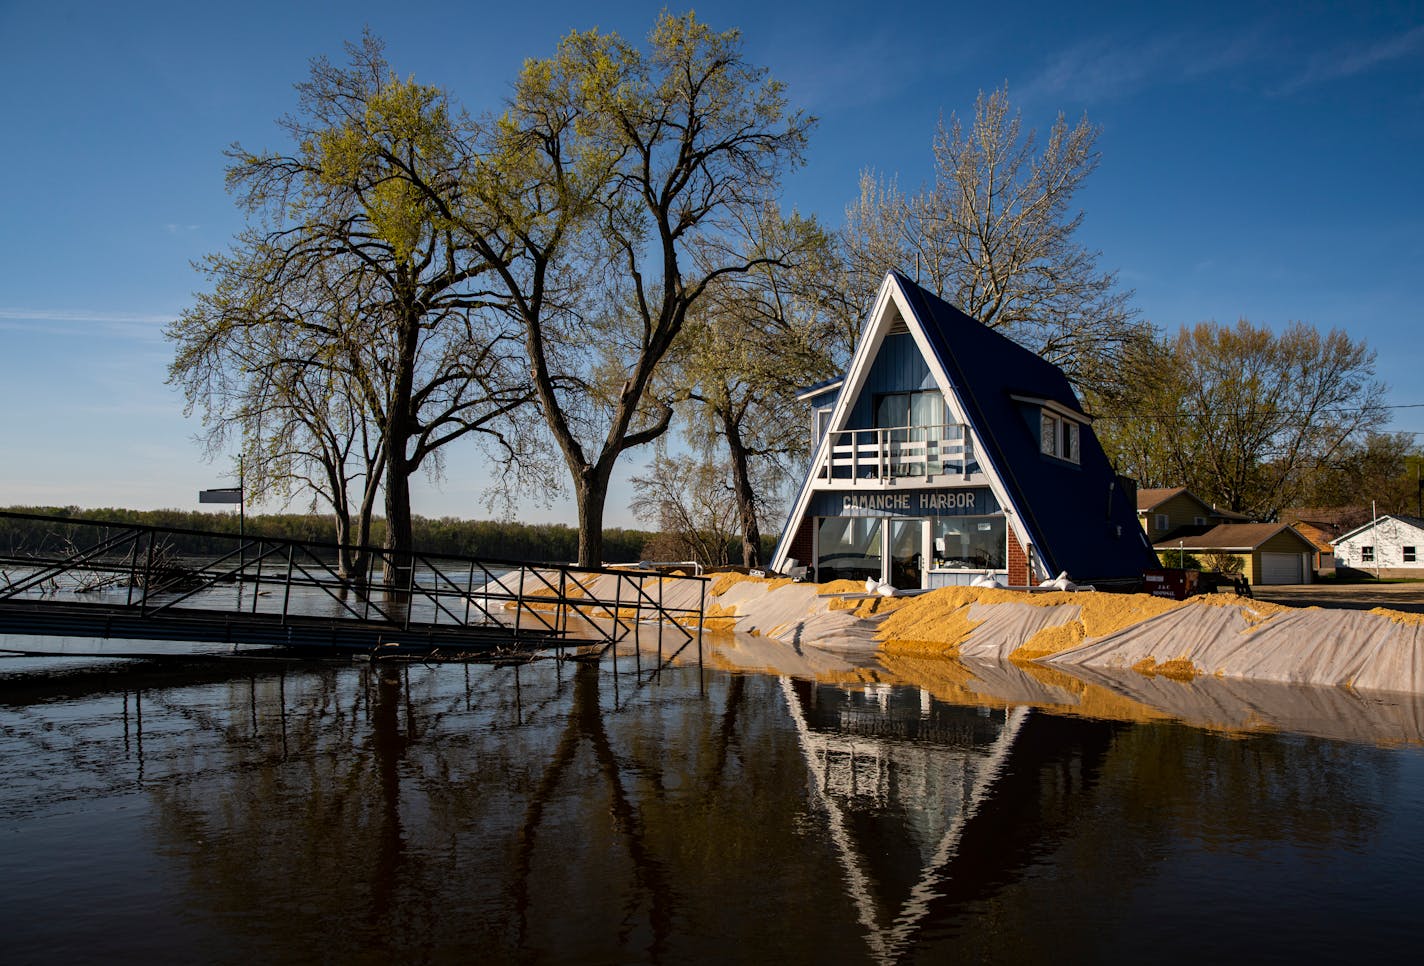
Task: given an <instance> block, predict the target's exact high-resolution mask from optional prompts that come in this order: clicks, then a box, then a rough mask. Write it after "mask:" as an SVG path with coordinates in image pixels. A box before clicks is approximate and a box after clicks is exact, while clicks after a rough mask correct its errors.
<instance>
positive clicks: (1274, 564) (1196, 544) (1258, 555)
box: [1153, 523, 1315, 584]
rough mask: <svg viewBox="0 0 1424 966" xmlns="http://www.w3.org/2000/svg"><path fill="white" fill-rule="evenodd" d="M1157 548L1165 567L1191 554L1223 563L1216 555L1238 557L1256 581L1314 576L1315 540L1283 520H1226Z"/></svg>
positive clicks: (1284, 581) (1206, 561) (1216, 564)
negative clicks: (1204, 530)
mask: <svg viewBox="0 0 1424 966" xmlns="http://www.w3.org/2000/svg"><path fill="white" fill-rule="evenodd" d="M1153 549H1154V550H1156V551H1157V556H1158V558H1159V559H1160V560H1161V561H1162V565H1163V566H1165V567H1171V566H1174V565H1177V564H1175V561H1177V560H1181V559H1183V558H1184V557H1186V556H1187V555H1188V554H1190V555H1191V556H1192V557H1193V558H1195V559H1196V560H1197V561H1199V562H1201V563H1204V564H1206V565H1207V566H1208V567H1219V566H1222V561H1221V560H1219V559H1218V560H1212V558H1213V557H1217V558H1220V557H1235V558H1236V560H1237V561H1238V562H1239V563H1240V566H1241V572H1242V574H1243V575H1244V576H1245V577H1246V579H1247V580H1248V581H1250V582H1251V583H1253V584H1308V583H1310V581H1311V578H1312V577H1313V576H1314V574H1313V573H1312V572H1311V570H1310V564H1309V563H1308V562H1307V561H1309V560H1310V559H1311V558H1312V556H1313V555H1314V553H1315V544H1313V543H1311V542H1310V541H1309V540H1307V539H1305V537H1303V536H1301V535H1300V533H1299V531H1297V530H1296V529H1295V528H1294V527H1290V526H1287V525H1285V524H1283V523H1223V524H1220V525H1218V526H1215V527H1212V528H1211V529H1210V530H1208V531H1207V532H1206V533H1199V534H1182V535H1181V536H1176V537H1168V538H1167V539H1166V540H1163V541H1159V542H1158V543H1156V544H1154V545H1153Z"/></svg>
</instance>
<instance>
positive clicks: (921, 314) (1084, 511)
mask: <svg viewBox="0 0 1424 966" xmlns="http://www.w3.org/2000/svg"><path fill="white" fill-rule="evenodd" d="M895 275H896V278H897V280H898V281H899V283H900V285H901V286H902V288H903V290H904V292H905V295H906V297H907V298H908V300H909V302H910V307H911V309H912V310H913V311H914V313H915V315H916V317H917V318H918V320H919V322H920V324H921V328H922V329H923V330H924V333H925V335H926V338H927V339H928V341H929V343H930V346H931V347H932V348H933V350H934V352H935V355H936V356H937V357H938V359H939V362H940V364H941V366H942V367H943V369H944V371H945V373H946V375H947V376H948V377H949V381H950V383H951V385H952V387H953V389H954V390H955V393H956V394H957V395H958V396H959V399H960V401H961V404H962V405H963V407H964V410H965V415H966V417H967V419H968V421H969V423H970V425H971V426H972V427H973V428H974V430H975V435H976V436H977V438H978V440H979V444H980V449H981V451H987V454H986V455H987V456H988V458H989V460H990V462H991V463H992V464H993V466H994V468H995V469H996V470H997V471H998V474H999V477H1000V479H1001V480H1002V481H1003V484H1004V487H1005V489H1006V490H1007V491H1008V494H1007V495H1008V497H1009V500H1010V502H1011V503H1012V504H1013V505H1014V507H1015V508H1017V510H1018V512H1019V513H1021V514H1022V515H1023V518H1024V523H1025V525H1026V527H1027V529H1028V532H1029V533H1030V534H1032V535H1033V537H1034V539H1035V542H1036V543H1037V544H1038V552H1039V553H1040V554H1041V555H1042V559H1043V562H1044V564H1045V568H1044V569H1046V570H1047V571H1048V572H1050V573H1057V572H1059V571H1062V570H1066V571H1068V574H1069V576H1070V577H1072V578H1073V579H1074V580H1076V581H1079V582H1088V581H1092V580H1102V579H1108V578H1114V577H1132V576H1139V575H1140V574H1141V573H1142V570H1143V569H1144V568H1147V567H1155V566H1157V565H1158V564H1157V557H1156V555H1155V554H1154V553H1153V552H1152V549H1151V548H1150V547H1148V546H1147V543H1146V541H1145V540H1144V539H1143V534H1142V526H1141V524H1140V523H1138V521H1137V507H1136V506H1135V505H1134V504H1133V502H1132V501H1130V500H1129V499H1128V498H1127V495H1126V494H1125V493H1124V491H1123V489H1122V486H1121V484H1120V483H1119V482H1118V479H1117V474H1116V473H1115V472H1114V471H1113V468H1112V465H1111V464H1110V463H1109V462H1108V458H1107V455H1106V454H1105V453H1104V452H1103V448H1102V446H1101V445H1100V444H1099V443H1098V440H1097V437H1096V436H1095V435H1094V434H1093V433H1092V431H1091V430H1087V429H1085V430H1084V431H1083V432H1082V433H1081V435H1080V448H1079V462H1078V463H1077V464H1073V463H1070V462H1067V461H1065V460H1061V459H1057V458H1055V457H1052V456H1047V455H1045V454H1043V453H1042V452H1040V448H1039V436H1038V432H1037V429H1036V427H1032V426H1031V425H1030V424H1029V422H1028V421H1026V419H1025V415H1024V407H1025V405H1026V404H1025V403H1023V402H1019V401H1016V400H1015V399H1014V398H1013V397H1014V396H1021V397H1022V396H1027V397H1033V398H1038V399H1044V400H1049V401H1052V402H1055V403H1058V404H1059V405H1061V406H1063V407H1065V408H1066V409H1068V410H1069V411H1071V412H1075V413H1081V412H1082V411H1083V410H1082V407H1081V406H1080V405H1079V403H1078V398H1077V396H1076V395H1075V394H1074V392H1073V387H1072V386H1071V385H1070V384H1069V382H1068V379H1067V377H1066V376H1064V375H1063V372H1062V370H1060V369H1059V368H1058V367H1057V366H1055V365H1053V364H1052V363H1050V362H1048V361H1046V360H1044V359H1042V358H1040V357H1039V356H1038V355H1036V354H1035V353H1033V352H1031V351H1029V350H1028V349H1025V348H1024V347H1023V346H1021V345H1019V344H1018V343H1016V342H1013V341H1012V340H1010V339H1008V338H1006V337H1004V336H1002V335H1000V334H999V333H997V332H995V331H994V330H992V329H990V328H989V327H987V326H985V325H983V324H982V323H980V322H978V321H976V320H975V319H973V318H971V317H970V316H968V315H966V314H965V313H963V312H961V311H960V310H959V309H957V308H955V307H954V306H953V305H950V304H949V303H948V302H946V301H944V300H943V299H940V298H938V297H936V296H935V295H934V294H933V293H931V292H928V291H926V290H925V289H923V288H921V287H920V286H918V285H916V284H915V283H914V282H913V281H911V280H910V279H908V278H906V277H905V276H904V275H902V274H900V273H899V272H896V273H895Z"/></svg>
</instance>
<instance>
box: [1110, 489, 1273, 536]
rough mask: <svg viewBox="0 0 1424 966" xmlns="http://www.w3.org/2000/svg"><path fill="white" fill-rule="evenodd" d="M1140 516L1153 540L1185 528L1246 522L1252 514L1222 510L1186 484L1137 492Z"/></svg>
mask: <svg viewBox="0 0 1424 966" xmlns="http://www.w3.org/2000/svg"><path fill="white" fill-rule="evenodd" d="M1137 519H1138V522H1140V523H1141V524H1142V529H1143V530H1144V531H1145V532H1146V533H1147V539H1148V540H1149V541H1151V542H1152V543H1154V544H1155V543H1156V542H1157V541H1158V540H1160V539H1162V538H1163V537H1165V536H1166V535H1167V534H1169V533H1172V532H1174V531H1176V530H1178V529H1180V528H1181V527H1208V526H1215V525H1217V524H1220V523H1245V522H1247V521H1248V520H1250V517H1248V516H1246V515H1245V514H1241V513H1233V512H1232V511H1230V510H1218V509H1217V508H1216V507H1214V506H1211V505H1210V504H1208V503H1207V502H1206V501H1205V500H1203V499H1202V498H1201V497H1199V496H1197V495H1196V494H1195V493H1193V492H1192V491H1191V490H1188V489H1187V488H1186V487H1185V486H1171V487H1163V488H1160V489H1151V490H1138V491H1137Z"/></svg>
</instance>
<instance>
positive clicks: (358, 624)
mask: <svg viewBox="0 0 1424 966" xmlns="http://www.w3.org/2000/svg"><path fill="white" fill-rule="evenodd" d="M19 534H23V536H19ZM360 550H361V551H362V552H363V553H364V559H365V560H366V564H365V567H364V568H363V570H362V572H361V573H358V574H350V573H346V574H343V573H341V572H340V569H339V567H338V563H337V561H338V558H339V551H340V548H339V547H338V546H337V545H336V544H331V543H320V542H315V541H303V540H292V539H283V538H277V537H265V536H253V535H240V536H239V535H234V534H230V533H218V532H211V531H203V530H187V529H180V528H175V527H158V526H150V525H145V524H136V523H124V522H115V521H100V520H85V519H76V518H72V517H57V516H42V515H38V514H29V513H16V512H10V511H0V635H7V636H8V635H25V636H31V635H34V636H45V635H51V636H63V637H77V638H97V639H106V640H108V639H125V640H131V641H139V640H141V641H154V642H208V643H220V644H227V643H231V644H233V645H260V646H268V647H271V646H276V647H282V648H290V649H294V650H300V651H313V650H314V651H319V652H328V653H329V652H367V653H370V654H373V655H375V656H382V657H384V656H397V655H403V654H410V655H421V656H426V657H430V656H450V657H460V658H471V657H474V658H491V657H494V658H498V657H501V656H510V655H520V654H524V655H527V654H529V653H531V652H537V651H542V650H548V649H554V650H556V651H559V652H560V653H562V652H563V649H567V648H591V649H592V650H593V651H594V652H596V653H602V651H603V650H606V649H607V648H608V647H609V646H614V645H617V644H619V643H622V642H624V641H626V640H629V639H630V638H631V639H633V640H634V641H635V642H636V641H637V640H638V639H639V638H640V636H641V634H642V633H644V632H645V631H647V632H652V633H656V634H657V635H658V641H659V644H661V641H662V636H663V634H664V633H668V634H671V635H674V638H673V643H676V644H679V645H680V646H682V647H685V646H686V645H687V644H689V643H691V642H693V641H694V640H695V641H696V643H697V645H698V650H699V653H700V651H701V643H702V623H703V612H704V610H705V608H706V601H707V583H708V579H707V578H705V577H701V576H683V575H681V574H673V575H668V574H664V573H661V572H659V571H654V570H643V569H625V568H616V567H577V566H572V565H568V564H544V563H530V562H527V561H515V560H499V559H493V558H485V557H478V558H477V557H468V556H459V555H451V554H429V553H423V552H420V551H412V552H409V553H402V554H393V553H392V552H391V551H388V550H385V549H382V548H379V547H364V548H360ZM392 574H393V575H395V576H394V579H390V578H389V577H388V575H392ZM647 625H656V627H655V628H649V627H647ZM13 640H14V638H13V637H6V638H5V639H3V640H0V650H15V649H17V648H14V647H12V646H11V642H13Z"/></svg>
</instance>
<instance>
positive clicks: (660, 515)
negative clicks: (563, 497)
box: [629, 452, 740, 567]
mask: <svg viewBox="0 0 1424 966" xmlns="http://www.w3.org/2000/svg"><path fill="white" fill-rule="evenodd" d="M728 477H729V473H728V467H727V465H726V464H725V463H714V462H709V461H708V460H706V459H701V458H695V457H691V456H671V455H669V454H667V453H666V452H661V453H659V454H658V458H657V459H656V460H654V461H653V463H652V464H650V465H649V466H648V468H647V472H646V473H645V474H644V475H643V476H635V477H634V478H633V488H634V497H633V502H632V504H631V506H630V507H629V508H630V509H631V510H632V511H633V513H634V514H636V515H637V517H638V519H640V520H643V521H645V522H647V523H650V524H652V525H653V526H656V527H657V528H658V531H659V533H658V536H657V537H656V538H654V547H655V550H654V552H653V556H655V557H658V558H659V559H667V560H688V559H691V560H696V561H698V562H699V563H701V564H703V565H704V566H709V567H720V566H724V565H726V564H727V562H728V559H727V548H728V546H729V545H730V544H731V543H732V541H733V540H734V539H736V536H737V533H738V529H739V528H738V524H739V523H740V514H739V512H738V511H739V507H738V501H737V496H736V491H735V490H734V488H733V487H732V486H731V485H730V483H729V481H728ZM646 553H647V552H646V551H645V555H646Z"/></svg>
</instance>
